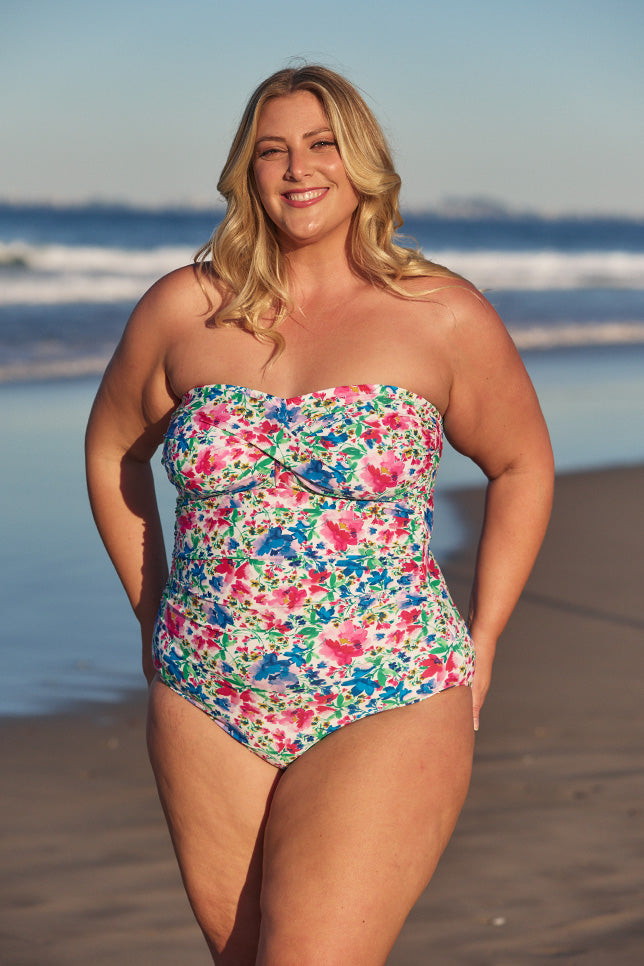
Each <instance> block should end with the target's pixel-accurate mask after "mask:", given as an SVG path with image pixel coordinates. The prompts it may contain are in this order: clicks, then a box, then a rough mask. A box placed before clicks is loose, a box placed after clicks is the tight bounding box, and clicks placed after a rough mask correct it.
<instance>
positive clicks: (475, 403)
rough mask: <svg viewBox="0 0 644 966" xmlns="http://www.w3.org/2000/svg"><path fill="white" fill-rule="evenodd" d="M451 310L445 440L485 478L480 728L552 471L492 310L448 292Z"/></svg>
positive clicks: (524, 383) (539, 419) (545, 514)
mask: <svg viewBox="0 0 644 966" xmlns="http://www.w3.org/2000/svg"><path fill="white" fill-rule="evenodd" d="M449 307H450V309H451V311H452V312H453V313H454V326H453V331H452V333H451V336H450V357H451V361H452V385H451V390H450V399H449V404H448V407H447V409H446V412H445V416H444V426H445V433H446V436H447V438H448V439H449V441H450V442H451V443H452V445H453V446H454V447H455V448H456V449H457V450H459V452H461V453H464V454H465V455H466V456H469V457H470V458H471V459H473V460H474V461H475V462H476V463H477V464H478V465H479V466H480V467H481V469H482V470H483V472H484V473H485V475H486V476H487V478H488V487H487V493H486V501H485V515H484V519H483V528H482V531H481V537H480V541H479V547H478V554H477V562H476V570H475V574H474V582H473V588H472V596H471V601H470V611H469V620H468V623H469V627H470V633H471V635H472V640H473V641H474V646H475V650H476V665H477V666H476V673H475V677H474V681H473V685H472V699H473V705H474V727H475V728H476V729H478V724H479V714H480V709H481V707H482V705H483V702H484V700H485V696H486V694H487V691H488V688H489V686H490V679H491V674H492V663H493V660H494V654H495V650H496V643H497V640H498V638H499V635H500V634H501V631H502V630H503V628H504V627H505V625H506V623H507V621H508V619H509V617H510V615H511V613H512V611H513V609H514V607H515V605H516V603H517V601H518V599H519V597H520V595H521V591H522V590H523V588H524V586H525V583H526V581H527V579H528V576H529V574H530V571H531V570H532V566H533V564H534V561H535V559H536V556H537V553H538V551H539V547H540V546H541V543H542V540H543V537H544V534H545V531H546V527H547V524H548V520H549V517H550V510H551V506H552V492H553V479H554V466H553V458H552V448H551V446H550V439H549V436H548V430H547V428H546V424H545V421H544V418H543V415H542V413H541V409H540V407H539V402H538V400H537V397H536V393H535V391H534V388H533V386H532V383H531V382H530V378H529V376H528V374H527V372H526V370H525V367H524V365H523V362H522V360H521V358H520V356H519V353H518V352H517V350H516V347H515V346H514V343H513V342H512V340H511V338H510V336H509V334H508V332H507V330H506V329H505V327H504V325H503V323H502V322H501V320H500V319H499V317H498V316H497V314H496V312H495V311H494V309H493V308H492V307H491V306H490V305H489V303H488V302H487V301H486V300H485V299H484V298H483V297H482V296H480V295H479V294H478V293H476V292H475V291H474V290H469V289H464V288H462V287H461V288H459V289H458V290H456V289H450V299H449Z"/></svg>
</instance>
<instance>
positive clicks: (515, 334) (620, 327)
mask: <svg viewBox="0 0 644 966" xmlns="http://www.w3.org/2000/svg"><path fill="white" fill-rule="evenodd" d="M509 330H510V335H511V336H512V338H513V339H514V342H515V345H516V346H517V348H518V349H523V350H526V349H560V348H563V347H565V346H591V345H635V344H644V322H602V323H588V322H569V323H559V324H557V325H530V326H509Z"/></svg>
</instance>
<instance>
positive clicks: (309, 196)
mask: <svg viewBox="0 0 644 966" xmlns="http://www.w3.org/2000/svg"><path fill="white" fill-rule="evenodd" d="M328 190H329V189H328V188H312V189H310V190H309V191H285V192H283V195H282V197H283V198H286V200H287V201H316V200H317V199H318V198H321V197H322V195H324V194H326V192H327V191H328Z"/></svg>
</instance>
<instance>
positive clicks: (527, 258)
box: [0, 242, 644, 305]
mask: <svg viewBox="0 0 644 966" xmlns="http://www.w3.org/2000/svg"><path fill="white" fill-rule="evenodd" d="M426 254H427V255H428V257H430V258H432V259H433V260H434V261H437V262H439V263H441V264H444V265H448V266H449V267H450V268H453V269H454V270H455V271H457V272H460V273H461V274H463V275H465V276H466V277H467V278H470V279H472V281H473V282H474V283H475V284H476V285H478V286H479V287H480V288H482V289H496V290H499V289H523V290H548V289H582V288H632V289H644V253H643V252H625V251H603V252H576V253H567V252H561V251H557V250H554V249H549V250H544V251H473V252H471V251H464V250H462V249H461V250H459V249H449V250H448V249H444V250H439V251H432V252H429V251H427V252H426ZM192 256H193V250H192V249H190V248H187V247H183V246H173V247H163V248H155V249H137V250H131V251H130V250H127V249H119V248H102V247H98V246H96V247H90V246H86V247H83V246H68V245H43V246H36V245H30V244H27V243H23V242H11V243H4V244H2V243H0V304H4V305H19V304H23V305H28V304H31V305H55V304H59V303H60V304H62V303H70V302H118V301H123V302H133V301H136V299H138V298H139V297H140V296H141V295H142V293H143V292H144V291H145V290H146V289H147V288H148V287H149V286H150V285H151V284H152V282H153V281H154V280H155V279H157V278H159V277H160V276H161V275H164V274H165V273H166V272H169V271H171V270H172V269H174V268H177V267H179V266H180V265H185V264H188V263H189V262H190V261H192Z"/></svg>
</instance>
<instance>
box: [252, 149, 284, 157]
mask: <svg viewBox="0 0 644 966" xmlns="http://www.w3.org/2000/svg"><path fill="white" fill-rule="evenodd" d="M281 153H282V149H281V148H264V149H263V150H260V151H258V153H257V157H258V158H273V157H275V155H277V154H281Z"/></svg>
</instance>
